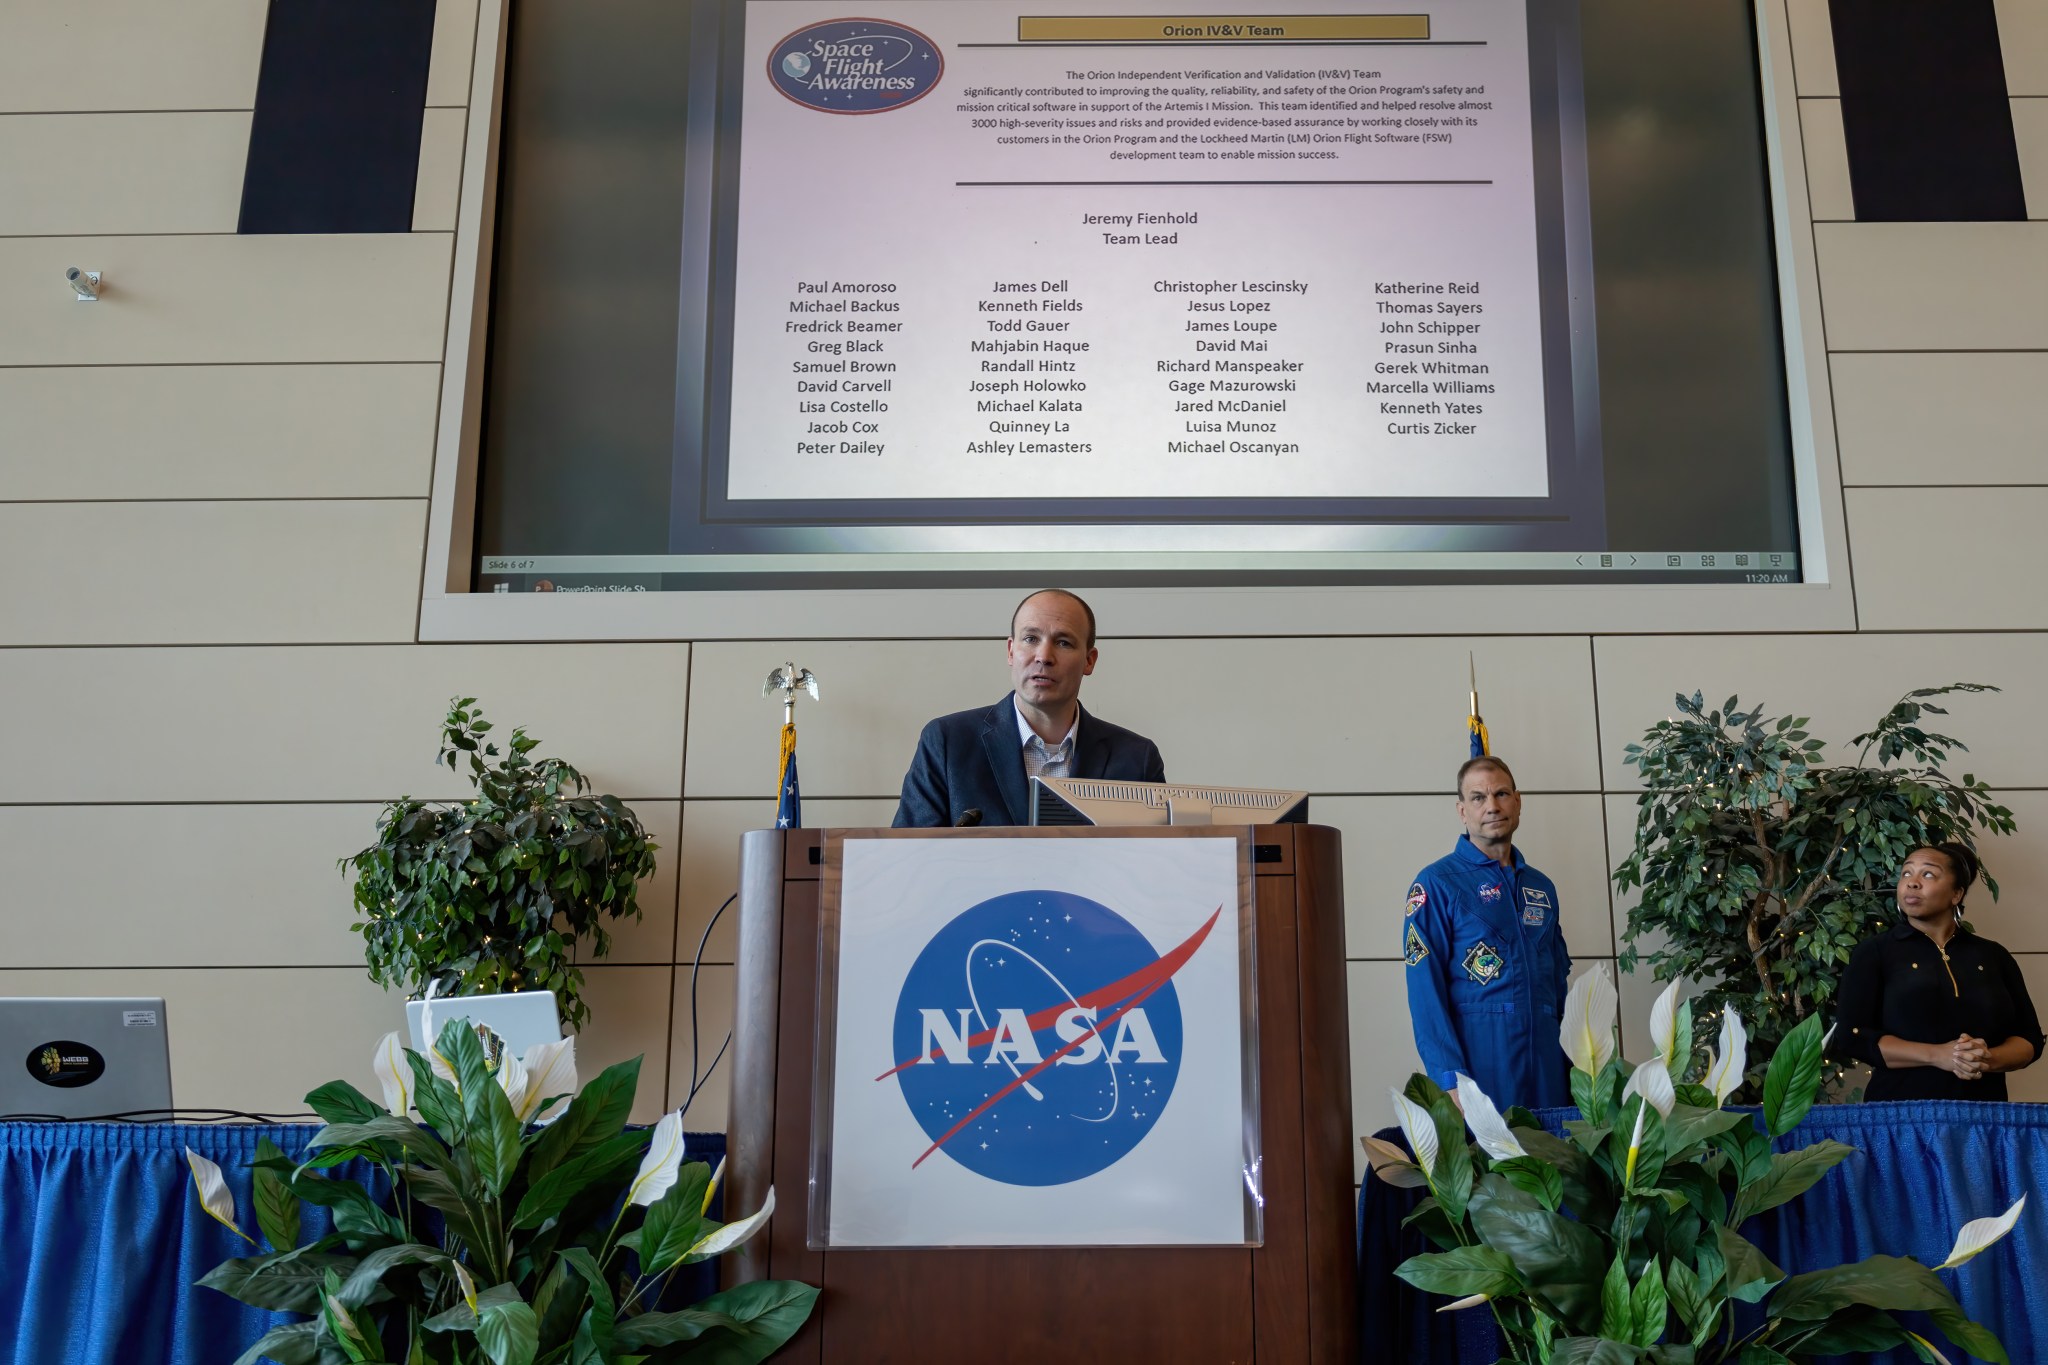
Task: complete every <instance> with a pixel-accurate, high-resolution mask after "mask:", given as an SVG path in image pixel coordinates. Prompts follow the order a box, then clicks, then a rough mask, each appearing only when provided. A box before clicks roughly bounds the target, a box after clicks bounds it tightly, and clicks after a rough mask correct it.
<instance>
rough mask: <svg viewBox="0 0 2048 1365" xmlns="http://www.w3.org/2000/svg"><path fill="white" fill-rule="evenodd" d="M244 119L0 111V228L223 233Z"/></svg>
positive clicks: (236, 191)
mask: <svg viewBox="0 0 2048 1365" xmlns="http://www.w3.org/2000/svg"><path fill="white" fill-rule="evenodd" d="M0 60H4V59H0ZM249 120H250V115H249V114H247V113H246V112H239V111H237V112H226V113H213V112H208V113H191V114H17V115H13V116H11V117H7V118H0V236H4V237H34V236H41V235H48V236H53V237H54V236H63V235H74V234H84V233H100V234H109V235H111V234H114V233H122V232H233V231H234V230H235V224H236V221H237V219H238V218H239V217H240V216H241V207H242V167H243V164H244V163H245V162H246V161H247V160H248V158H249Z"/></svg>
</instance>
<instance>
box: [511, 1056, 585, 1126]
mask: <svg viewBox="0 0 2048 1365" xmlns="http://www.w3.org/2000/svg"><path fill="white" fill-rule="evenodd" d="M511 1060H512V1059H511V1058H510V1057H507V1058H506V1059H505V1061H506V1065H507V1067H508V1068H509V1067H510V1065H511ZM519 1065H520V1069H521V1071H522V1072H523V1073H524V1075H525V1078H526V1090H525V1094H524V1096H523V1098H521V1099H517V1100H513V1102H512V1112H514V1113H515V1114H517V1115H519V1121H520V1122H521V1123H539V1124H541V1125H543V1126H545V1125H547V1124H550V1123H553V1122H554V1121H555V1120H556V1119H558V1118H560V1117H562V1114H563V1113H564V1112H565V1111H566V1109H567V1108H568V1106H566V1105H559V1104H558V1105H556V1106H555V1107H554V1108H553V1109H550V1110H548V1112H547V1113H545V1114H541V1115H540V1117H539V1118H537V1119H536V1118H535V1117H534V1115H535V1114H536V1113H538V1112H539V1110H540V1107H541V1105H543V1104H545V1103H546V1102H547V1101H548V1100H549V1099H550V1098H552V1097H553V1096H557V1095H574V1094H575V1093H576V1040H575V1038H573V1037H570V1038H564V1039H562V1040H561V1041H559V1042H554V1043H535V1044H534V1045H533V1046H532V1047H530V1048H528V1049H526V1055H525V1056H523V1057H521V1058H520V1059H519ZM500 1079H502V1077H501V1078H500ZM506 1094H507V1096H508V1097H509V1096H510V1094H511V1092H510V1091H507V1092H506Z"/></svg>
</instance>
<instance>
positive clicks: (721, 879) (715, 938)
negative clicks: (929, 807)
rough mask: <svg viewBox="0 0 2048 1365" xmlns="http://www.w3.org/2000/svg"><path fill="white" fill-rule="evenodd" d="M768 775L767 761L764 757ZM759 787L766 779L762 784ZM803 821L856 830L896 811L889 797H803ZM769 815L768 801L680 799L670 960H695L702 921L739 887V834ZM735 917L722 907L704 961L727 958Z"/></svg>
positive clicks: (765, 822)
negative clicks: (678, 919) (678, 922)
mask: <svg viewBox="0 0 2048 1365" xmlns="http://www.w3.org/2000/svg"><path fill="white" fill-rule="evenodd" d="M769 773H770V777H769V780H770V781H771V782H772V781H773V780H774V779H773V760H772V759H771V760H770V768H769ZM763 785H764V786H765V785H767V783H764V784H763ZM803 814H804V823H805V824H806V825H809V826H810V827H811V828H813V829H830V828H834V827H837V828H841V829H860V828H872V827H876V826H886V825H887V824H888V823H889V821H890V820H892V819H894V818H895V815H896V800H895V798H894V797H890V798H887V799H886V800H870V801H825V800H809V799H807V800H805V802H804V811H803ZM774 820H775V803H774V802H773V801H687V802H685V803H684V804H683V837H682V861H681V868H682V870H681V881H682V888H681V890H682V910H681V916H682V927H681V929H680V931H679V932H678V933H677V935H676V961H678V962H683V963H688V962H692V961H694V960H695V959H696V953H697V944H698V942H699V941H700V940H702V939H703V938H704V926H705V925H707V924H709V923H710V922H711V917H712V916H713V915H715V914H717V913H718V907H719V906H720V905H723V904H724V903H725V898H726V897H727V896H730V895H732V894H733V892H735V891H737V890H739V884H740V835H742V834H744V833H745V832H746V831H748V830H750V829H766V828H768V827H769V826H770V825H771V824H772V823H774ZM738 921H739V908H738V905H737V903H735V904H734V906H733V907H732V908H730V909H728V910H727V911H726V912H725V915H724V917H723V918H721V919H720V920H719V921H718V927H717V929H716V930H714V931H713V932H712V935H711V938H710V940H709V941H708V942H705V944H704V960H705V961H706V962H731V961H732V960H733V944H734V941H735V940H734V938H733V930H734V926H735V925H736V924H737V923H738Z"/></svg>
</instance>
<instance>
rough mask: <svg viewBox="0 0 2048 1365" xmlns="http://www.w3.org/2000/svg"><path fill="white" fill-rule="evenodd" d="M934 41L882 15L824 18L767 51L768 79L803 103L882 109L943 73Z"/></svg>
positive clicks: (845, 110)
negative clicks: (875, 16) (873, 17)
mask: <svg viewBox="0 0 2048 1365" xmlns="http://www.w3.org/2000/svg"><path fill="white" fill-rule="evenodd" d="M945 69H946V60H945V58H944V57H942V56H940V55H939V49H938V45H937V44H936V43H934V42H932V40H931V39H929V38H927V37H925V36H924V35H923V34H922V33H919V32H918V31H917V30H916V29H914V28H906V27H904V26H903V25H902V24H892V23H890V22H889V21H888V20H886V19H827V20H825V21H824V22H823V23H819V24H812V25H810V26H809V27H807V28H800V29H798V30H797V31H796V32H794V33H792V34H790V35H789V36H788V37H787V38H784V39H783V40H782V41H781V42H779V43H777V44H776V45H775V47H774V49H773V50H772V51H770V53H769V54H768V79H769V81H770V83H772V84H773V85H774V86H775V88H776V89H777V90H780V91H781V92H782V93H783V94H785V95H787V96H788V97H789V98H790V99H793V100H795V101H796V102H797V103H798V104H801V105H803V106H804V107H805V108H807V109H817V110H820V111H822V112H824V113H827V114H883V113H887V112H888V111H889V110H891V109H901V108H902V107H903V106H904V105H906V104H912V103H915V102H916V101H918V100H921V99H923V98H924V97H925V96H926V95H929V94H930V93H931V92H932V91H933V90H934V89H935V88H936V87H937V86H938V83H939V77H940V76H941V75H943V74H944V72H945Z"/></svg>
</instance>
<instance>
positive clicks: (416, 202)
mask: <svg viewBox="0 0 2048 1365" xmlns="http://www.w3.org/2000/svg"><path fill="white" fill-rule="evenodd" d="M467 114H468V111H467V110H464V109H429V110H427V112H426V118H425V121H424V122H423V123H422V124H421V126H420V170H419V178H418V180H417V182H416V183H415V185H414V189H413V198H412V230H413V231H414V232H453V231H454V230H455V201H456V198H457V195H458V192H459V191H460V190H461V188H462V137H463V134H464V133H465V132H466V131H467V130H468V127H469V120H468V117H467Z"/></svg>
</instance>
